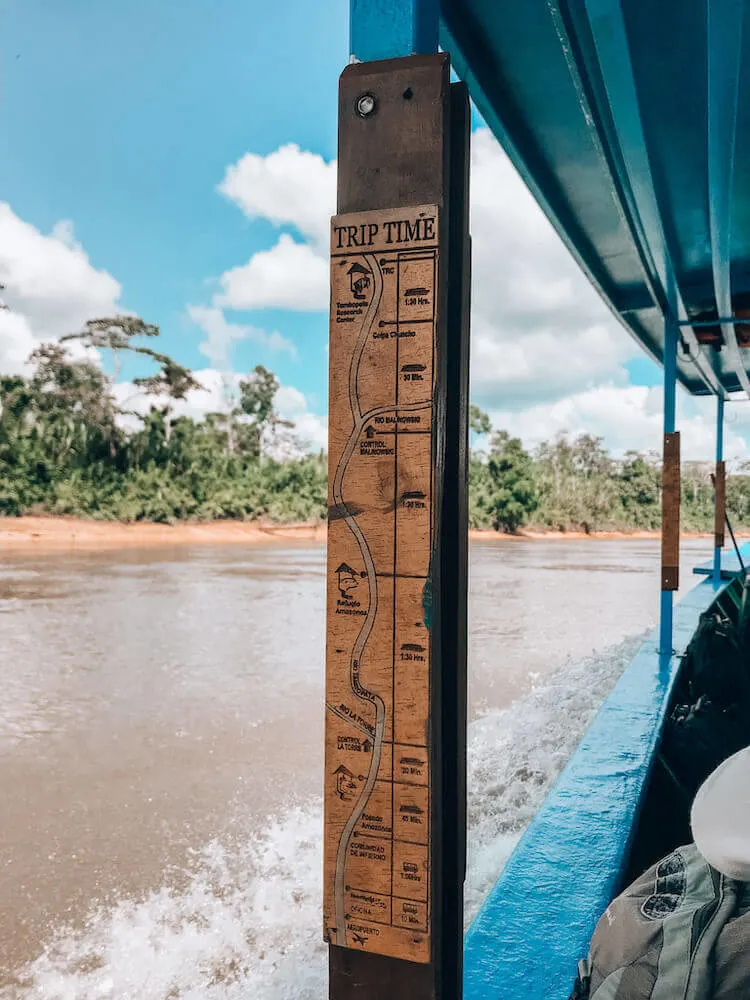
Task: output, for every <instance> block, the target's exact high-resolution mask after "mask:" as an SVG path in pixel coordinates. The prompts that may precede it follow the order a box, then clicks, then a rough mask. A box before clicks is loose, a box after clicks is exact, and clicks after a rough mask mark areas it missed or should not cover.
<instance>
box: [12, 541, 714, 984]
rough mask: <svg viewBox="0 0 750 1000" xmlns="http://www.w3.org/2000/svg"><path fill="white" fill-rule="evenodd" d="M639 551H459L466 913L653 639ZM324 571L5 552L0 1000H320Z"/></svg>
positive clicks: (603, 545) (213, 554)
mask: <svg viewBox="0 0 750 1000" xmlns="http://www.w3.org/2000/svg"><path fill="white" fill-rule="evenodd" d="M709 546H710V541H708V540H699V541H688V542H686V543H685V545H684V548H683V582H684V584H685V585H687V586H689V585H692V581H691V578H690V570H691V568H692V566H693V565H694V564H696V563H697V562H700V561H702V560H703V559H705V558H707V557H708V555H709ZM658 559H659V547H658V543H656V542H653V541H641V540H638V541H636V540H629V541H596V540H591V541H589V540H586V541H570V542H566V541H554V542H551V543H541V542H532V541H518V542H507V543H505V542H496V541H492V540H488V541H486V542H485V541H482V542H474V543H472V546H471V572H470V629H471V647H470V665H469V677H470V690H469V706H470V729H469V822H470V831H469V866H468V877H467V905H466V918H467V920H468V919H469V918H470V917H471V916H472V915H473V913H474V912H476V909H477V908H478V906H479V905H480V903H481V900H482V898H483V896H484V895H485V894H486V892H487V890H488V889H489V887H490V885H491V884H492V882H493V881H494V879H495V878H496V876H497V873H498V872H499V871H500V869H501V868H502V865H503V863H504V861H505V859H506V858H507V856H508V854H509V852H510V851H511V850H512V847H513V845H514V844H515V842H516V841H517V839H518V837H519V835H520V833H521V832H522V830H523V828H524V826H525V825H526V823H527V822H528V820H529V819H530V818H531V816H532V815H533V812H534V810H535V809H536V807H537V806H538V804H539V803H540V801H541V800H542V798H543V796H544V794H545V793H546V791H547V789H548V788H549V785H550V784H551V782H552V781H553V780H554V778H555V777H556V775H557V774H558V773H559V771H560V769H561V768H562V766H563V764H564V762H565V760H566V759H567V757H568V756H569V755H570V753H571V751H572V749H573V748H574V747H575V745H576V742H577V741H578V739H579V738H580V736H581V734H582V732H583V731H584V729H585V726H586V725H587V723H588V721H589V719H590V718H591V716H592V714H593V713H594V712H595V710H596V708H597V706H598V704H599V703H600V702H601V700H602V698H603V697H604V695H605V694H606V693H607V691H608V690H609V689H610V688H611V686H612V684H613V683H614V681H615V680H616V678H617V676H618V674H619V672H620V671H621V670H622V668H623V666H624V665H625V663H627V660H628V659H629V657H630V656H631V655H632V653H633V652H634V650H635V649H636V648H637V645H638V642H639V641H640V639H641V638H642V636H643V632H644V630H645V629H646V628H647V627H649V626H651V625H652V624H653V623H654V620H655V609H656V606H657V586H658V582H657V569H658ZM324 575H325V558H324V552H323V550H322V548H320V547H318V546H312V545H311V546H309V547H300V546H295V547H294V548H289V547H278V548H258V549H253V548H241V547H217V548H209V547H205V546H201V547H195V548H180V549H177V548H175V549H150V550H130V551H123V552H115V553H113V552H106V553H74V554H70V553H64V554H53V555H46V556H43V557H42V556H30V555H23V556H22V555H17V556H10V557H8V556H6V557H5V558H4V561H3V564H2V565H1V566H0V802H2V811H1V812H0V997H2V1000H16V998H18V1000H32V998H44V1000H102V998H114V1000H177V998H179V1000H240V998H242V1000H323V998H324V997H325V996H326V987H325V950H324V947H323V943H322V939H321V921H320V916H319V912H320V894H321V883H322V872H321V868H322V860H321V823H322V817H321V802H320V786H321V773H322V727H323V640H324V585H325V579H324Z"/></svg>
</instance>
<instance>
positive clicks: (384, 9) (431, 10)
mask: <svg viewBox="0 0 750 1000" xmlns="http://www.w3.org/2000/svg"><path fill="white" fill-rule="evenodd" d="M439 23H440V0H349V26H350V29H349V30H350V32H351V34H350V39H349V50H350V52H351V59H352V61H355V62H371V61H372V60H374V59H397V58H399V57H400V56H412V55H428V54H429V53H431V52H437V50H438V28H439Z"/></svg>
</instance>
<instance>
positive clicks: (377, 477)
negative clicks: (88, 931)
mask: <svg viewBox="0 0 750 1000" xmlns="http://www.w3.org/2000/svg"><path fill="white" fill-rule="evenodd" d="M438 246H439V221H438V208H437V205H425V206H417V207H415V208H411V209H391V210H390V211H382V210H381V211H376V212H360V213H355V214H351V215H342V216H338V217H336V218H334V219H333V220H332V223H331V334H330V366H331V377H330V396H329V413H330V420H329V428H330V430H329V465H330V467H329V497H328V512H329V528H328V630H327V637H328V646H327V673H326V707H327V712H326V765H325V807H326V808H325V899H324V925H325V935H326V937H327V938H328V940H329V941H331V942H332V943H334V944H336V945H339V946H342V947H349V948H361V949H362V950H363V951H368V952H370V951H372V952H377V953H378V954H381V955H391V956H394V957H397V958H403V959H408V960H409V961H412V962H429V961H430V954H431V952H430V923H431V920H430V917H431V899H430V868H431V863H430V858H431V838H430V793H431V774H430V749H429V744H430V728H431V727H430V719H431V706H430V654H431V649H432V641H433V640H432V635H431V632H430V626H431V621H430V607H429V601H430V560H431V555H432V551H433V529H434V521H433V514H434V505H433V476H434V469H433V455H434V453H435V441H434V435H433V427H432V413H433V407H434V390H435V365H434V359H435V347H436V339H435V332H436V318H437V316H436V308H437V293H438V264H439V252H438Z"/></svg>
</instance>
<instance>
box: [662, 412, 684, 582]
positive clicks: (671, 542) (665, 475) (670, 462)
mask: <svg viewBox="0 0 750 1000" xmlns="http://www.w3.org/2000/svg"><path fill="white" fill-rule="evenodd" d="M679 588H680V432H679V431H675V432H674V433H672V434H665V435H664V464H663V467H662V499H661V589H662V590H679Z"/></svg>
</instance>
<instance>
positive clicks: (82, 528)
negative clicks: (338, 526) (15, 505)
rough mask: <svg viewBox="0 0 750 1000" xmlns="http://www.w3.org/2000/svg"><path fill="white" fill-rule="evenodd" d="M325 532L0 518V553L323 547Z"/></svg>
mask: <svg viewBox="0 0 750 1000" xmlns="http://www.w3.org/2000/svg"><path fill="white" fill-rule="evenodd" d="M324 541H325V526H324V525H323V524H322V523H320V522H317V523H314V524H265V523H262V522H259V521H211V522H208V523H205V524H201V523H197V522H182V523H180V524H147V523H144V522H142V521H139V522H138V523H136V524H123V523H120V522H117V521H86V520H83V519H78V518H72V517H0V551H1V550H2V549H12V550H14V551H25V550H26V551H30V550H33V551H35V552H37V551H50V550H65V549H89V550H91V549H94V550H97V549H127V548H150V547H152V546H156V545H273V544H285V545H289V543H290V542H303V543H314V542H317V543H322V542H324Z"/></svg>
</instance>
